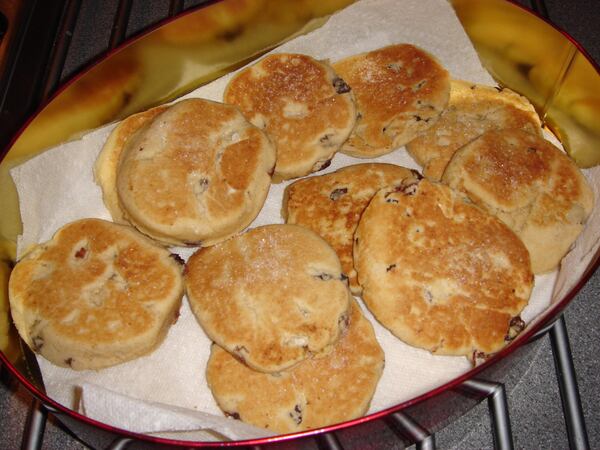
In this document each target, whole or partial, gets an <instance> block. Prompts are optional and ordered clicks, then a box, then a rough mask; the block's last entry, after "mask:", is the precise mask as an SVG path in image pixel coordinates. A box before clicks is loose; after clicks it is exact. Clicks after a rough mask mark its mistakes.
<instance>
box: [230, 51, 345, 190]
mask: <svg viewBox="0 0 600 450" xmlns="http://www.w3.org/2000/svg"><path fill="white" fill-rule="evenodd" d="M223 99H224V100H223V101H224V102H225V103H230V104H233V105H236V106H238V107H239V108H240V109H241V110H242V112H243V113H244V115H245V116H246V117H247V118H248V120H250V122H252V123H253V124H254V125H256V126H257V127H259V128H261V129H264V130H265V131H266V132H267V133H268V134H269V136H271V138H272V139H273V142H274V143H275V145H276V147H277V165H276V166H275V174H274V176H273V180H274V182H279V181H282V180H287V179H290V178H296V177H300V176H303V175H307V174H309V173H311V172H315V171H318V170H321V169H322V168H324V167H326V166H328V165H329V161H330V160H331V158H332V157H333V155H334V153H335V152H336V151H337V150H338V149H339V148H340V146H341V145H342V143H343V142H344V141H345V140H346V138H347V137H348V135H349V134H350V131H351V130H352V127H353V126H354V122H355V120H356V117H355V116H356V111H355V108H354V100H353V97H352V92H351V90H350V88H349V87H348V85H347V84H346V83H345V82H344V80H342V79H341V78H340V77H339V76H337V75H336V73H335V72H334V71H333V69H332V68H331V66H329V64H327V63H326V62H323V61H317V60H315V59H313V58H311V57H310V56H307V55H301V54H289V53H280V54H274V55H270V56H267V57H265V58H264V59H262V60H260V61H259V62H257V63H256V64H254V65H252V66H250V67H248V68H246V69H244V70H242V71H241V72H239V73H238V74H237V75H235V76H234V77H233V78H232V79H231V81H230V82H229V84H228V85H227V88H226V90H225V94H224V96H223Z"/></svg>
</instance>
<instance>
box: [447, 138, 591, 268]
mask: <svg viewBox="0 0 600 450" xmlns="http://www.w3.org/2000/svg"><path fill="white" fill-rule="evenodd" d="M443 181H444V182H445V183H447V184H448V185H450V186H451V187H453V188H455V189H459V190H461V191H463V192H465V193H466V194H467V195H468V196H469V198H470V199H471V200H472V201H473V202H474V203H476V204H477V205H479V206H481V207H482V208H484V209H486V210H487V211H488V212H490V213H491V214H494V215H495V216H497V217H498V218H500V219H501V220H502V221H504V223H506V224H507V225H508V226H509V227H510V228H511V229H512V230H513V231H514V232H515V233H516V234H517V235H518V236H519V237H520V238H521V240H522V241H523V242H524V243H525V246H526V247H527V249H528V250H529V254H530V255H531V266H532V268H533V272H534V273H536V274H538V273H544V272H549V271H551V270H554V269H556V268H557V267H558V265H559V263H560V261H561V259H562V257H563V256H564V255H565V254H566V253H567V252H568V251H569V248H570V247H571V245H572V244H573V242H574V241H575V239H576V238H577V236H579V233H581V231H582V230H583V227H584V225H585V222H586V220H587V218H588V216H589V215H590V212H591V211H592V208H593V205H594V194H593V192H592V189H591V188H590V186H589V184H588V182H587V180H586V179H585V177H584V176H583V174H582V173H581V172H580V171H579V169H578V168H577V166H576V165H575V163H574V162H573V161H572V160H571V159H570V158H569V157H568V156H567V155H566V154H565V153H563V152H562V151H561V150H560V149H558V148H557V147H555V146H554V145H553V144H551V143H550V142H549V141H547V140H545V139H543V138H541V137H539V136H536V135H533V134H530V133H526V132H524V131H521V130H500V131H488V132H487V133H485V134H483V135H482V136H480V137H479V138H477V139H475V140H474V141H472V142H471V143H469V144H467V145H465V146H464V147H462V148H461V149H460V150H458V151H457V152H456V154H455V155H454V158H452V160H451V161H450V163H449V164H448V167H447V168H446V172H445V173H444V177H443Z"/></svg>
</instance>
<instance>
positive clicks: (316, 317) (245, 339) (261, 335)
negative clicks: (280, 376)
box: [185, 225, 350, 372]
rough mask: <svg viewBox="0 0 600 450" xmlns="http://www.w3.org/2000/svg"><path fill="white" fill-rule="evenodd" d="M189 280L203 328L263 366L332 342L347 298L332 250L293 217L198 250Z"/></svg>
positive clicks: (276, 365)
mask: <svg viewBox="0 0 600 450" xmlns="http://www.w3.org/2000/svg"><path fill="white" fill-rule="evenodd" d="M185 285H186V290H187V294H188V299H189V301H190V305H191V307H192V311H193V312H194V314H195V316H196V318H197V319H198V321H199V322H200V325H202V327H203V328H204V331H205V332H206V334H207V335H208V336H209V337H210V338H211V339H212V340H214V341H215V342H216V343H217V344H219V345H220V346H221V347H223V348H225V349H227V350H228V351H230V352H232V353H233V354H235V355H236V356H237V357H238V358H240V359H242V360H243V361H245V362H246V364H248V365H249V366H251V367H252V368H254V369H255V370H260V371H264V372H277V371H279V370H282V369H285V368H287V367H290V366H292V365H294V364H296V363H298V362H299V361H301V360H303V359H305V358H307V357H308V356H309V355H310V354H311V353H316V352H320V351H322V350H324V349H326V347H328V346H330V345H331V344H333V343H334V342H335V341H336V340H337V339H338V337H339V335H340V332H341V330H342V329H343V328H344V323H345V320H346V317H347V313H348V302H349V298H350V293H349V291H348V287H347V284H346V278H345V276H343V274H342V268H341V266H340V262H339V259H338V257H337V255H336V254H335V251H334V250H333V249H332V248H331V247H329V245H327V243H326V242H325V241H324V240H323V239H322V238H320V237H319V236H317V235H316V234H315V233H313V232H312V231H310V230H308V229H307V228H303V227H299V226H295V225H267V226H264V227H258V228H254V229H252V230H250V231H248V232H247V233H245V234H242V235H240V236H237V237H235V238H233V239H230V240H228V241H225V242H222V243H220V244H217V245H216V246H213V247H208V248H203V249H200V250H198V251H197V252H196V253H195V254H194V255H192V257H191V258H190V259H189V261H188V264H187V268H186V274H185Z"/></svg>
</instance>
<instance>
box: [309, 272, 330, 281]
mask: <svg viewBox="0 0 600 450" xmlns="http://www.w3.org/2000/svg"><path fill="white" fill-rule="evenodd" d="M313 276H314V277H315V278H318V279H319V280H323V281H329V280H332V279H333V276H332V275H331V274H329V273H320V274H318V275H313Z"/></svg>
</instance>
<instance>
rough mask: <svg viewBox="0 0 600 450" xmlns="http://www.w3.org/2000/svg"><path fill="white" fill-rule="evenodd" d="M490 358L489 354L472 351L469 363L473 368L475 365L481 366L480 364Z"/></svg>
mask: <svg viewBox="0 0 600 450" xmlns="http://www.w3.org/2000/svg"><path fill="white" fill-rule="evenodd" d="M491 357H492V355H490V354H489V353H484V352H481V351H479V350H473V355H472V356H471V362H472V363H473V365H474V366H476V365H477V364H481V363H483V362H485V361H487V360H488V359H490V358H491Z"/></svg>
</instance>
